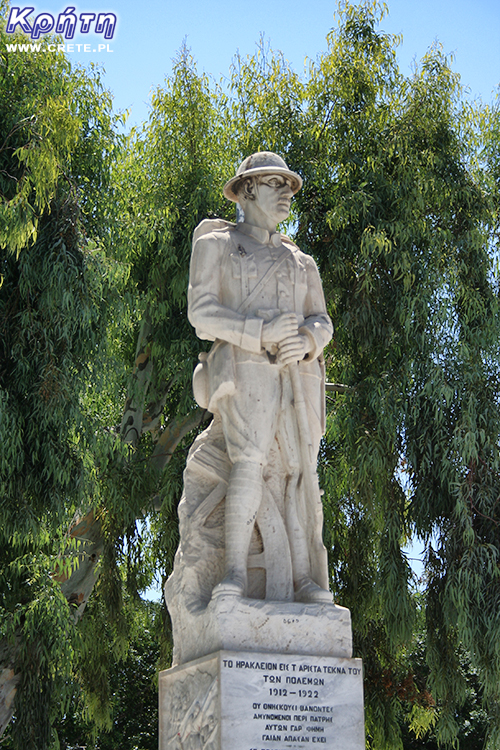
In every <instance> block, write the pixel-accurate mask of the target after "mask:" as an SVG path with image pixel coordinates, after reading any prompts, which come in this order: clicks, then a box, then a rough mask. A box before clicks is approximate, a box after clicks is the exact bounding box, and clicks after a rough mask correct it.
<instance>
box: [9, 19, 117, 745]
mask: <svg viewBox="0 0 500 750" xmlns="http://www.w3.org/2000/svg"><path fill="white" fill-rule="evenodd" d="M7 41H9V42H11V41H12V39H11V37H7V35H6V34H5V32H4V30H3V28H2V29H1V30H0V60H1V63H0V64H1V75H0V143H1V144H2V146H1V151H0V266H1V267H0V273H1V276H2V279H1V281H2V283H1V286H0V330H1V336H0V441H1V445H2V452H1V460H0V507H1V515H2V523H1V526H0V549H1V554H0V577H1V581H2V587H1V591H2V593H1V610H0V620H1V623H2V625H1V628H2V631H1V632H2V637H3V639H4V640H5V642H7V643H10V644H11V650H12V653H13V659H14V663H13V666H14V669H15V671H16V672H17V673H18V674H19V675H20V682H19V684H18V688H17V696H16V704H15V720H14V723H13V725H12V728H11V735H10V739H11V741H12V742H13V747H16V748H21V747H22V748H23V749H24V750H29V749H30V748H36V750H44V749H45V748H49V747H52V746H53V743H54V742H56V739H55V737H54V736H53V734H52V730H51V725H52V722H53V720H54V718H55V716H56V715H57V714H58V713H60V712H63V711H64V708H65V700H66V698H67V697H68V694H69V692H68V691H69V690H70V686H69V685H68V680H67V678H68V673H69V672H71V669H72V664H73V661H74V657H75V651H74V649H75V632H74V625H73V619H72V618H71V616H70V607H69V604H68V602H67V601H66V599H65V598H64V596H63V595H62V592H61V587H60V584H59V583H57V582H56V580H55V579H54V574H55V573H56V572H57V573H58V575H60V574H61V573H64V568H65V564H64V563H63V558H62V555H63V552H64V553H65V554H66V555H68V554H73V559H76V558H75V555H74V550H73V552H71V543H70V540H69V539H67V538H66V537H65V536H64V532H65V531H66V529H67V528H68V526H69V524H70V522H71V520H72V518H73V516H74V513H75V511H76V510H77V509H79V508H82V507H83V508H85V507H88V506H89V505H90V504H92V502H93V497H92V495H93V490H94V488H95V481H96V473H97V467H98V462H99V460H100V456H101V455H102V453H103V452H104V454H107V453H109V451H110V449H111V446H112V439H110V437H108V436H107V435H106V433H104V432H103V429H102V428H103V426H107V423H106V422H104V424H103V422H102V421H101V419H100V418H99V415H97V414H96V412H95V410H94V409H92V408H87V404H88V396H89V394H91V393H92V392H93V391H94V390H95V389H97V388H99V385H100V383H99V381H100V378H101V377H102V376H103V375H104V373H105V371H106V370H107V371H108V380H109V382H110V383H111V382H112V381H113V377H114V375H113V369H112V359H111V358H110V339H109V336H108V322H109V318H110V314H111V312H112V310H113V305H111V306H110V302H111V303H113V302H114V303H115V304H114V307H115V314H116V310H117V306H118V302H119V288H120V285H121V284H122V281H123V279H124V276H125V275H126V271H125V269H124V268H122V267H120V266H119V264H117V263H116V262H115V261H110V260H109V259H108V258H107V257H106V256H105V254H104V253H103V251H102V250H101V249H99V247H98V245H97V244H96V240H98V239H99V236H98V232H97V227H98V225H99V226H100V231H101V232H102V233H104V231H105V228H104V226H103V224H102V207H101V206H100V205H99V204H100V203H103V197H104V196H105V190H106V187H107V185H108V183H109V166H110V158H111V157H110V155H111V153H112V152H113V150H114V149H115V148H116V147H117V145H118V144H119V140H118V139H117V138H116V136H115V135H114V127H115V125H114V124H113V122H114V119H116V118H114V117H113V116H112V115H111V113H110V97H109V95H108V94H107V93H106V92H104V90H103V87H102V84H101V81H100V75H99V73H98V71H92V72H89V73H86V72H84V71H82V70H72V69H71V66H70V65H69V63H68V61H67V60H66V59H65V57H64V56H63V55H61V54H60V53H54V54H53V55H52V54H50V55H46V54H42V53H40V54H37V53H32V54H22V55H21V54H19V55H11V54H9V53H7V51H6V42H7ZM83 195H84V197H81V196H83ZM91 236H92V239H91ZM104 362H105V363H106V365H105V366H104ZM66 568H67V565H66ZM67 572H68V574H69V573H70V571H67Z"/></svg>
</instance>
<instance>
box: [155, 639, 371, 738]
mask: <svg viewBox="0 0 500 750" xmlns="http://www.w3.org/2000/svg"><path fill="white" fill-rule="evenodd" d="M159 687H160V744H159V748H160V750H187V749H189V750H190V749H191V748H193V750H194V749H195V748H196V750H313V748H318V749H319V748H321V747H324V748H325V749H326V748H328V750H364V747H365V737H364V716H363V672H362V665H361V659H338V658H335V657H319V656H304V655H296V654H293V655H292V654H271V653H265V654H262V653H255V652H243V651H219V652H218V653H216V654H211V655H210V656H206V657H204V658H202V659H197V660H196V661H193V662H191V663H190V664H184V665H183V666H181V667H174V668H173V669H167V670H165V671H164V672H160V686H159Z"/></svg>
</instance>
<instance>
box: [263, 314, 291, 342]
mask: <svg viewBox="0 0 500 750" xmlns="http://www.w3.org/2000/svg"><path fill="white" fill-rule="evenodd" d="M298 328H299V324H298V321H297V316H296V315H295V313H283V314H282V315H277V316H276V317H275V318H273V319H272V320H270V321H269V323H264V325H263V326H262V346H263V347H264V348H265V349H266V348H267V347H269V346H272V345H273V344H276V345H279V344H280V343H281V342H282V341H284V340H285V339H287V338H289V337H290V336H295V335H297V333H298Z"/></svg>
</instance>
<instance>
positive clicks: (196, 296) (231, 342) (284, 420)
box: [188, 151, 332, 604]
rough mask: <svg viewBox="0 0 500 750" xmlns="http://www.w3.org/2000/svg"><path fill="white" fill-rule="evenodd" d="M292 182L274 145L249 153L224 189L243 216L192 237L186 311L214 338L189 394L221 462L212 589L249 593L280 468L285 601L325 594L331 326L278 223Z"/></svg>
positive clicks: (316, 284)
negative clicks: (322, 455) (217, 571)
mask: <svg viewBox="0 0 500 750" xmlns="http://www.w3.org/2000/svg"><path fill="white" fill-rule="evenodd" d="M301 186H302V179H301V177H300V176H299V175H298V174H296V173H295V172H292V171H291V170H290V169H288V167H287V165H286V163H285V162H284V161H283V159H282V158H281V157H279V156H278V155H277V154H274V153H271V152H268V151H263V152H260V153H255V154H252V156H249V157H248V158H246V159H245V160H244V161H243V162H242V164H241V165H240V167H239V169H238V171H237V173H236V175H235V177H233V178H232V179H231V180H229V182H227V184H226V185H225V186H224V195H225V196H226V198H228V199H229V200H231V201H234V202H237V203H239V204H240V206H241V208H242V210H243V213H244V221H243V222H240V223H237V224H236V225H234V224H230V223H228V222H223V221H221V220H206V221H204V222H202V223H201V225H200V226H199V227H198V228H197V230H196V232H195V236H194V239H193V253H192V258H191V268H190V278H189V291H188V317H189V320H190V322H191V324H192V325H193V326H194V327H195V329H196V333H197V335H198V336H199V338H201V339H207V340H209V341H213V342H214V343H213V345H212V348H211V351H210V353H209V354H208V356H207V357H206V360H205V361H203V362H202V364H200V365H199V366H198V373H197V376H196V377H195V395H197V396H198V400H199V401H200V403H202V402H204V405H205V406H207V407H208V409H209V411H211V412H213V413H214V414H216V415H217V417H218V418H220V420H221V423H222V431H223V435H224V440H225V446H226V451H227V456H228V459H229V462H230V471H229V476H228V481H227V490H226V494H225V517H224V518H225V520H224V546H225V549H224V573H223V577H222V580H221V581H220V582H219V583H218V585H216V586H215V588H214V589H213V593H212V598H216V597H219V596H222V595H232V596H238V597H244V596H245V595H246V594H247V562H248V556H249V547H250V540H251V538H252V533H253V531H254V526H255V522H256V518H257V516H258V513H259V507H260V505H261V503H262V498H263V491H264V485H265V483H266V482H265V477H267V478H268V479H269V482H270V483H271V484H272V482H273V481H274V479H273V472H274V473H277V472H279V473H280V477H281V485H280V486H281V488H282V490H281V492H282V494H283V497H284V499H283V504H282V507H283V516H284V527H285V528H286V536H287V538H288V543H289V555H290V558H291V569H292V579H293V590H294V592H293V598H294V599H295V601H301V602H312V603H320V604H321V603H329V602H331V601H332V597H331V594H330V592H329V590H328V570H327V556H326V550H325V548H324V545H323V541H322V523H323V516H322V506H321V500H320V493H319V488H318V485H317V477H316V471H315V464H316V459H317V454H318V450H319V444H320V439H321V436H322V434H323V432H324V419H325V408H324V365H323V355H322V353H323V348H324V347H325V345H326V344H327V343H328V342H329V340H330V338H331V336H332V324H331V321H330V318H329V317H328V314H327V311H326V305H325V299H324V295H323V290H322V286H321V280H320V277H319V274H318V270H317V267H316V264H315V262H314V260H313V259H312V258H311V257H310V256H309V255H306V254H305V253H303V252H301V250H300V249H299V248H298V247H297V246H296V245H295V244H294V243H293V242H292V241H291V240H290V239H288V237H286V236H285V235H283V234H281V233H279V232H277V231H276V227H277V224H279V223H280V222H283V221H284V220H286V219H287V218H288V216H289V212H290V202H291V198H292V196H293V195H294V194H295V193H297V191H298V190H300V188H301ZM197 380H198V382H196V381H197ZM201 392H203V395H200V394H201ZM278 454H279V467H278V466H277V464H276V466H274V464H273V462H275V463H276V461H277V459H276V456H277V455H278Z"/></svg>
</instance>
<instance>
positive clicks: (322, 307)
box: [299, 256, 333, 359]
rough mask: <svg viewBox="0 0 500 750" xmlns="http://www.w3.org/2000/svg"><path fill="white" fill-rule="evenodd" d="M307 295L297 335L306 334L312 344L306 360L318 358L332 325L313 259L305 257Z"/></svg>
mask: <svg viewBox="0 0 500 750" xmlns="http://www.w3.org/2000/svg"><path fill="white" fill-rule="evenodd" d="M306 270H307V295H306V299H305V304H304V323H303V324H302V326H301V327H300V329H299V333H302V334H306V335H307V336H308V338H309V340H310V342H311V344H312V350H311V351H310V352H309V354H308V356H307V359H315V358H316V357H319V355H320V354H321V352H322V351H323V349H324V348H325V346H326V345H327V344H328V342H329V341H330V339H331V338H332V334H333V325H332V321H331V320H330V317H329V316H328V313H327V311H326V303H325V295H324V294H323V286H322V284H321V279H320V275H319V272H318V269H317V266H316V263H315V262H314V260H313V258H311V257H310V256H306Z"/></svg>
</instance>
